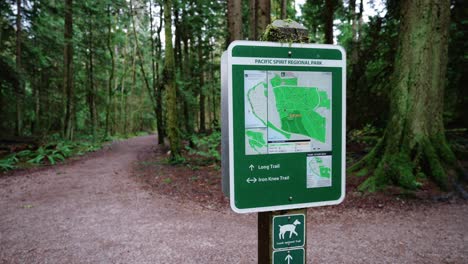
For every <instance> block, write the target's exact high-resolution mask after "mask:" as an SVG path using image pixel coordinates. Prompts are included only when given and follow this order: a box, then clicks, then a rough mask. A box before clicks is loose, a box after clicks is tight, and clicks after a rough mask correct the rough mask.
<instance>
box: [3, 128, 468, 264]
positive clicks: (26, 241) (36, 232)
mask: <svg viewBox="0 0 468 264" xmlns="http://www.w3.org/2000/svg"><path fill="white" fill-rule="evenodd" d="M153 142H154V137H152V136H147V137H139V138H134V139H130V140H127V141H123V142H119V143H114V144H113V145H112V146H111V148H110V149H109V150H107V151H102V152H100V153H98V154H96V155H94V157H93V158H90V159H86V160H83V161H79V162H75V163H72V164H68V165H62V166H58V167H53V168H50V169H45V170H41V171H37V172H34V173H31V174H28V175H24V173H19V174H18V175H16V176H10V177H3V178H0V263H217V264H219V263H256V258H257V253H256V250H257V249H256V245H257V234H256V226H257V225H256V215H254V214H253V215H236V214H233V213H231V212H230V210H229V209H228V208H225V209H223V210H221V211H212V210H207V209H204V208H202V207H200V206H198V205H196V204H194V203H191V202H187V203H183V204H182V203H180V202H176V201H172V200H171V197H167V196H162V195H158V194H155V193H153V192H152V191H151V190H150V189H148V188H145V186H143V183H141V182H140V181H138V180H136V179H135V178H134V177H132V176H130V172H131V165H132V163H133V162H135V160H136V158H137V155H138V153H140V152H144V151H150V148H151V144H153ZM309 215H310V216H311V219H309V225H308V250H309V251H308V257H309V258H308V263H468V225H467V222H468V221H467V220H468V205H467V204H466V203H456V204H437V205H435V206H432V207H425V208H416V209H412V210H408V211H406V212H404V213H402V212H401V211H392V210H373V211H369V210H360V209H347V210H344V211H342V212H334V211H332V210H318V209H314V210H311V211H310V214H309Z"/></svg>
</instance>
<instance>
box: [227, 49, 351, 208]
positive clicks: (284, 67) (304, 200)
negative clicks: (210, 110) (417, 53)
mask: <svg viewBox="0 0 468 264" xmlns="http://www.w3.org/2000/svg"><path fill="white" fill-rule="evenodd" d="M222 72H224V75H226V73H227V78H226V76H224V77H222V79H223V80H222V83H224V84H223V86H227V100H225V101H227V108H228V110H227V115H228V116H227V117H228V121H229V122H228V126H229V129H228V130H229V136H228V139H229V141H228V142H226V143H225V145H226V144H228V146H229V154H228V156H229V160H228V161H227V162H229V165H228V167H229V195H230V201H231V207H232V209H233V210H234V211H235V212H238V213H249V212H260V211H274V210H286V209H294V208H305V207H312V206H321V205H331V204H338V203H340V202H341V201H342V200H343V198H344V194H345V177H344V174H345V171H344V170H345V158H344V155H345V110H346V106H345V102H346V93H345V83H346V82H345V73H346V54H345V52H344V50H343V49H342V48H341V47H339V46H333V45H317V44H290V43H272V42H256V41H234V42H232V43H231V45H230V46H229V48H228V51H227V52H226V53H225V54H224V55H223V66H222ZM224 105H226V103H225V104H224ZM224 140H226V139H224ZM223 164H226V163H223ZM224 185H225V186H226V185H227V184H226V183H225V184H224Z"/></svg>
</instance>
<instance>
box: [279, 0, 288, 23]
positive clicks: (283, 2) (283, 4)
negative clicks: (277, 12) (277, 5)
mask: <svg viewBox="0 0 468 264" xmlns="http://www.w3.org/2000/svg"><path fill="white" fill-rule="evenodd" d="M280 18H281V19H282V20H284V19H286V18H288V0H281V16H280Z"/></svg>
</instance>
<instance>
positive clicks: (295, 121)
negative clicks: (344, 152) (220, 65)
mask: <svg viewBox="0 0 468 264" xmlns="http://www.w3.org/2000/svg"><path fill="white" fill-rule="evenodd" d="M331 90H332V76H331V73H330V72H302V71H244V94H245V141H246V142H245V147H246V154H247V155H258V154H272V153H293V152H311V151H331Z"/></svg>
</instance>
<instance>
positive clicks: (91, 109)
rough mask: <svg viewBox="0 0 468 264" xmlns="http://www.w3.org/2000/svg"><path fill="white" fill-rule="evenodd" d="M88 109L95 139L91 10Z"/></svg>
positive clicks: (90, 19) (90, 22)
mask: <svg viewBox="0 0 468 264" xmlns="http://www.w3.org/2000/svg"><path fill="white" fill-rule="evenodd" d="M88 19H89V20H88V50H89V52H88V63H87V64H88V109H89V121H90V125H91V132H92V133H93V139H95V138H96V128H97V111H96V88H95V86H94V60H93V54H94V46H93V41H94V39H93V23H92V18H91V12H89V13H88Z"/></svg>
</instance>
